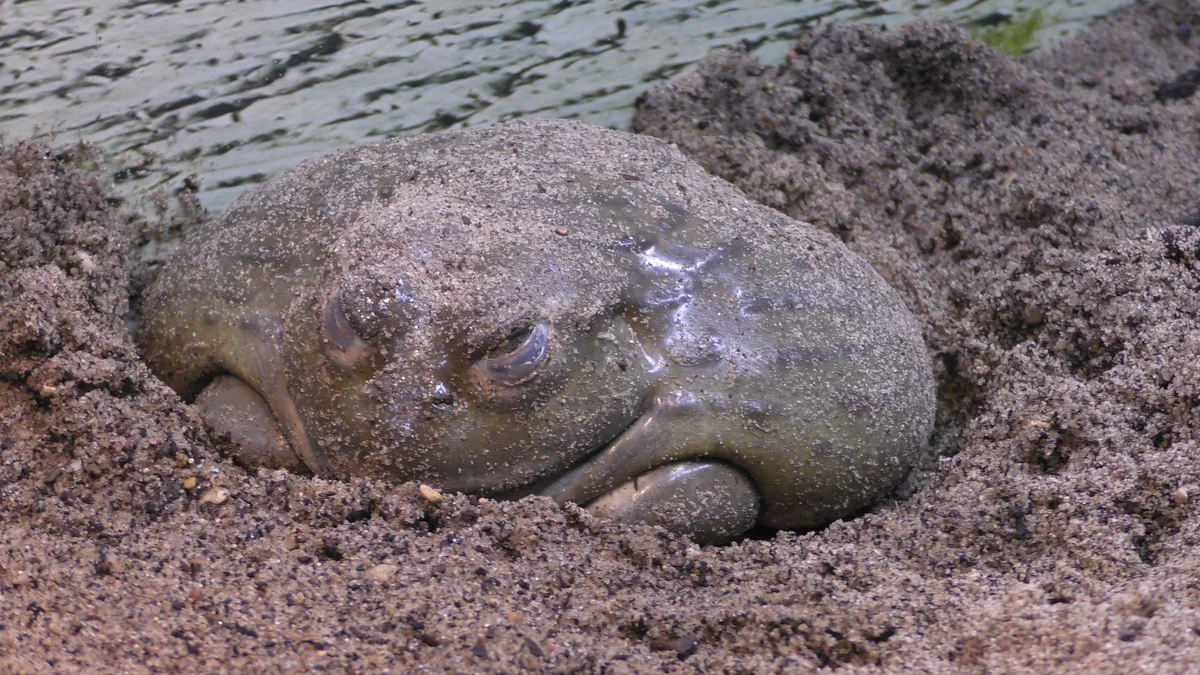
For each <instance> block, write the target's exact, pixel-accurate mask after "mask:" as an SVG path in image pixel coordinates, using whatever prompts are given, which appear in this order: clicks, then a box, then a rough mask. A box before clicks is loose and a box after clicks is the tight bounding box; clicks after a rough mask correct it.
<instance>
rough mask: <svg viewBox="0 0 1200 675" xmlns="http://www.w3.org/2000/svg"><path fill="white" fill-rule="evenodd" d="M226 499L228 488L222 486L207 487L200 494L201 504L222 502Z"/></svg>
mask: <svg viewBox="0 0 1200 675" xmlns="http://www.w3.org/2000/svg"><path fill="white" fill-rule="evenodd" d="M226 499H229V490H226V489H225V488H223V487H212V488H209V489H207V490H205V491H204V494H202V495H200V503H201V504H223V503H225V500H226Z"/></svg>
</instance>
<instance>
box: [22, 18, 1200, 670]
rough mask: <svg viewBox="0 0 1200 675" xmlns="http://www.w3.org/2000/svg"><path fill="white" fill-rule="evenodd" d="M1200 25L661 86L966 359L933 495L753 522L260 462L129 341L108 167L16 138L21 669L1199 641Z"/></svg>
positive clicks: (949, 410) (456, 666)
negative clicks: (802, 526)
mask: <svg viewBox="0 0 1200 675" xmlns="http://www.w3.org/2000/svg"><path fill="white" fill-rule="evenodd" d="M1193 22H1196V23H1200V17H1198V16H1197V8H1196V7H1195V6H1192V5H1188V4H1183V3H1178V4H1166V5H1153V6H1149V7H1142V8H1135V9H1131V10H1129V11H1126V12H1122V13H1120V14H1119V15H1117V16H1115V17H1113V18H1112V19H1111V20H1109V21H1106V22H1104V23H1103V24H1101V25H1099V26H1097V27H1095V28H1094V29H1093V30H1092V31H1090V32H1089V33H1087V34H1085V35H1084V36H1082V38H1081V39H1080V40H1079V41H1076V42H1074V43H1071V44H1067V45H1064V46H1063V47H1061V48H1060V49H1058V50H1057V51H1055V52H1048V53H1044V54H1038V55H1035V56H1034V57H1032V58H1030V59H1027V60H1025V61H1023V62H1021V63H1019V64H1018V63H1012V62H1010V61H1007V60H1005V59H1004V58H1002V57H1000V56H999V55H997V54H996V53H995V52H992V51H991V50H989V49H987V48H984V47H982V46H981V45H978V44H973V43H970V42H968V41H967V40H966V38H965V37H964V36H963V35H962V34H961V33H960V32H958V31H957V30H955V29H953V28H951V27H948V26H945V25H929V24H920V25H915V26H910V27H907V28H904V29H903V30H900V31H892V32H889V33H880V32H878V29H875V28H864V27H847V28H830V29H824V30H822V31H819V32H817V33H816V34H814V35H813V36H811V37H809V38H806V39H805V40H804V41H803V42H802V43H801V45H800V47H801V49H800V50H799V51H798V53H797V55H796V57H795V58H794V59H792V61H791V62H790V64H788V65H787V66H785V67H784V68H783V69H781V70H777V69H774V68H767V67H762V66H757V65H755V64H753V63H752V62H751V61H749V60H747V59H745V58H744V57H741V56H738V55H736V54H735V55H726V56H724V57H720V58H717V59H715V60H713V61H710V62H709V63H708V64H706V65H705V66H703V67H702V69H701V70H700V71H699V74H698V75H692V76H685V77H684V78H683V79H682V80H681V81H677V82H676V83H675V84H673V85H672V87H670V88H664V89H660V90H658V91H657V92H656V93H654V94H652V95H650V96H649V97H648V98H647V100H646V103H647V104H648V105H647V107H644V108H643V109H642V111H641V112H640V113H639V117H638V120H637V122H638V124H639V125H640V127H641V128H642V129H643V130H644V131H650V132H653V133H655V134H659V135H664V136H667V137H668V138H670V139H671V140H674V141H675V142H677V143H678V144H679V145H680V147H681V148H683V149H684V150H685V151H686V152H687V153H689V154H691V155H693V156H694V157H696V158H697V159H698V160H700V161H701V162H702V163H704V164H705V165H706V166H707V167H709V168H710V169H712V170H714V171H715V172H717V173H718V174H720V175H723V176H725V177H727V178H729V179H730V180H732V181H733V182H734V183H735V184H737V185H739V187H741V188H742V189H743V190H745V191H746V192H747V193H748V194H749V195H750V196H751V197H753V198H756V199H759V200H761V201H764V202H766V203H767V204H768V205H771V206H775V207H777V208H781V209H784V210H787V211H792V212H794V213H796V214H797V215H800V216H802V217H803V218H804V219H805V220H807V221H809V222H814V223H816V224H818V225H819V226H821V227H824V228H826V229H828V230H830V231H833V232H835V233H837V234H839V235H840V236H842V238H843V239H844V240H846V241H847V243H848V244H849V245H850V247H851V248H852V249H854V250H855V251H856V252H858V253H859V254H860V255H862V256H864V257H865V258H867V259H868V260H870V261H871V262H872V263H873V264H874V265H875V266H876V268H877V269H878V270H879V271H880V273H881V274H883V275H884V276H885V277H886V278H887V279H888V280H889V281H891V282H892V284H893V285H894V286H896V288H897V289H898V290H899V291H900V292H901V294H902V295H903V296H904V297H905V298H906V300H907V301H908V302H909V303H910V306H911V307H912V308H913V309H914V311H915V312H916V313H917V318H918V321H919V322H921V324H922V326H923V329H924V331H925V336H926V340H927V341H928V343H929V347H930V351H931V354H932V355H933V357H934V359H935V364H936V366H937V368H938V378H939V386H940V403H941V406H942V409H943V419H942V422H941V425H940V429H939V435H938V443H939V446H938V447H939V448H940V449H941V450H942V451H943V452H944V453H946V457H945V458H944V459H943V460H941V461H940V462H938V463H937V466H935V467H931V468H930V470H929V471H927V472H924V473H922V474H920V475H919V476H917V479H916V480H914V481H913V486H914V491H913V493H912V494H911V496H909V497H907V498H906V499H903V500H901V501H898V502H894V503H891V504H887V505H883V506H881V507H880V508H878V509H877V510H876V511H875V512H873V513H870V514H867V515H866V516H864V517H862V518H859V519H857V520H854V521H851V522H847V523H838V524H835V525H834V526H831V527H829V528H827V529H825V530H823V531H819V532H815V533H809V534H792V533H784V534H780V535H779V536H777V537H775V538H772V539H768V540H760V541H748V542H744V543H741V544H735V545H732V546H728V547H725V548H705V549H697V548H696V547H694V546H692V545H690V544H689V543H688V542H687V541H686V540H682V539H677V538H672V537H669V536H665V535H662V534H659V533H656V532H654V531H652V530H649V529H637V528H618V527H615V526H612V525H609V524H607V523H604V522H601V521H597V520H594V519H592V518H590V517H588V516H587V515H586V514H584V513H582V512H580V511H578V510H577V509H573V508H566V509H560V508H558V507H556V506H554V505H553V504H551V503H550V502H549V501H548V500H545V499H542V500H538V499H532V500H526V501H522V502H495V501H490V502H487V503H483V504H480V503H478V500H476V499H474V498H471V497H466V496H459V495H447V496H446V499H445V501H442V502H441V503H438V504H433V503H430V502H428V501H427V500H425V499H424V498H422V497H421V496H419V494H418V491H417V488H416V486H413V485H403V486H393V485H388V484H384V483H375V482H369V481H356V482H353V483H332V482H326V481H321V480H315V479H307V478H301V477H295V476H290V475H287V474H282V473H266V472H264V473H262V474H259V475H248V474H246V473H245V472H244V471H242V470H241V469H239V468H238V467H236V466H234V465H232V464H230V463H229V462H227V461H225V460H223V459H222V455H221V453H220V452H219V451H218V450H217V449H215V448H214V447H213V445H212V443H211V442H210V441H209V440H208V439H207V438H206V436H205V435H204V433H203V431H202V430H201V428H200V427H199V426H198V423H197V420H196V418H195V416H194V415H193V414H192V413H191V412H190V411H189V409H188V408H186V407H185V406H183V405H182V404H181V403H179V402H178V400H177V399H176V398H175V397H174V395H173V394H172V393H171V392H170V391H169V390H168V389H167V388H166V387H165V386H164V385H162V384H161V383H159V382H158V381H156V380H155V379H153V378H152V377H151V376H150V374H149V372H148V371H147V370H146V368H145V367H144V365H142V364H141V363H140V362H139V361H138V360H137V357H136V352H135V350H134V348H133V345H132V342H131V340H130V338H129V337H128V335H127V334H125V333H124V331H123V328H122V324H121V321H120V313H121V312H123V310H124V304H125V300H124V293H123V286H124V283H125V279H126V278H127V274H128V272H127V271H125V270H126V269H127V264H126V263H125V262H124V260H123V256H122V254H121V247H120V246H119V245H118V243H117V241H116V240H115V239H113V238H112V237H111V236H110V235H109V234H106V232H111V230H110V229H109V228H111V227H114V226H115V220H114V219H115V216H114V215H113V214H112V213H111V212H110V211H109V210H108V208H107V207H106V203H105V202H104V200H103V197H102V196H101V195H102V191H101V190H100V188H98V187H97V186H96V185H94V184H93V183H91V182H90V179H88V178H87V177H85V176H82V175H80V174H78V173H76V172H75V171H74V170H73V169H71V168H69V164H67V163H63V162H62V161H60V160H58V159H56V158H54V157H43V155H42V150H40V149H38V148H36V147H30V146H22V145H17V146H7V147H5V148H4V150H3V157H2V158H0V241H2V242H4V244H5V246H4V249H5V250H6V251H7V250H17V249H13V248H12V247H13V246H14V245H15V244H13V243H10V242H19V243H20V244H21V246H22V248H20V249H19V250H20V251H21V253H20V255H19V256H12V255H9V256H6V257H4V258H2V260H3V262H4V265H5V268H4V271H3V283H2V284H0V513H2V514H3V516H2V517H3V521H2V522H3V524H2V525H0V671H2V672H10V671H11V672H73V671H84V672H97V671H101V672H112V671H119V672H151V671H154V672H176V671H178V672H208V671H212V672H220V671H221V670H222V669H223V670H225V671H229V672H246V671H250V670H255V671H261V672H276V671H279V672H288V671H293V672H294V671H310V670H313V669H316V668H323V669H325V670H327V671H331V672H384V671H387V670H389V669H390V670H391V671H392V672H409V671H411V670H413V669H414V668H416V667H417V666H418V665H420V666H422V667H423V668H424V669H425V670H426V671H428V672H521V671H522V669H528V670H533V671H542V672H595V673H599V672H606V673H621V672H647V671H651V672H664V671H665V672H733V673H758V672H774V671H785V672H809V671H813V670H816V669H819V668H821V667H838V670H839V671H840V672H876V671H880V670H882V671H886V672H901V671H912V672H952V673H958V672H979V673H983V672H1064V673H1067V672H1112V673H1130V672H1155V673H1170V672H1180V673H1182V672H1188V671H1189V669H1191V668H1192V665H1191V664H1195V663H1200V585H1197V583H1196V579H1197V578H1200V569H1198V568H1200V554H1197V553H1196V547H1197V544H1198V543H1200V531H1198V528H1197V525H1196V520H1197V504H1198V503H1200V447H1198V446H1197V439H1196V437H1195V435H1196V432H1197V430H1200V419H1197V416H1198V414H1200V413H1197V412H1196V411H1195V408H1194V406H1195V405H1196V403H1195V402H1196V401H1197V400H1200V378H1198V377H1197V375H1198V374H1200V373H1198V372H1197V371H1198V370H1200V366H1198V365H1197V364H1200V361H1198V360H1197V357H1198V356H1200V332H1197V330H1196V329H1195V326H1196V324H1197V318H1198V317H1197V313H1198V312H1200V260H1198V253H1200V234H1198V233H1197V232H1196V231H1195V224H1194V223H1195V222H1197V220H1196V218H1195V217H1194V215H1193V214H1195V213H1196V212H1197V209H1198V207H1200V194H1198V193H1200V184H1198V182H1197V180H1196V178H1197V175H1196V172H1197V171H1198V170H1200V146H1198V144H1197V143H1196V142H1195V137H1194V134H1195V128H1196V123H1195V122H1196V110H1197V108H1196V105H1197V102H1196V98H1195V97H1194V96H1192V95H1190V94H1188V93H1187V90H1188V82H1189V81H1190V80H1189V78H1187V77H1183V78H1180V76H1181V75H1184V74H1185V73H1187V71H1189V70H1190V69H1192V68H1195V67H1196V64H1197V63H1200V35H1193V34H1192V33H1193V27H1192V25H1193ZM797 83H799V84H800V85H802V87H803V89H794V88H793V87H794V85H796V84H797ZM1163 85H1170V86H1167V87H1165V88H1163ZM1156 91H1157V92H1160V96H1156ZM806 92H807V93H806ZM805 96H807V97H808V98H809V100H808V101H807V102H805V101H804V100H803V99H804V97H805ZM789 97H792V98H789ZM1160 99H1161V100H1160ZM649 106H653V107H649ZM931 112H932V113H933V114H931Z"/></svg>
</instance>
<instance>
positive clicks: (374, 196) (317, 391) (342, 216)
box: [140, 120, 933, 529]
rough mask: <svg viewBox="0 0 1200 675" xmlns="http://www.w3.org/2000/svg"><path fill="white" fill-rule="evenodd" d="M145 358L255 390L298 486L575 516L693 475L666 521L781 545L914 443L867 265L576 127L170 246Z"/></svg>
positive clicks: (429, 162) (700, 177) (886, 320)
mask: <svg viewBox="0 0 1200 675" xmlns="http://www.w3.org/2000/svg"><path fill="white" fill-rule="evenodd" d="M140 338H141V343H142V346H143V349H144V352H145V356H146V359H147V361H148V363H149V364H150V366H151V368H153V369H154V370H155V372H156V373H158V374H159V375H160V376H161V377H162V378H163V379H164V380H165V381H166V382H167V383H168V384H170V385H171V386H172V387H174V388H175V389H176V390H177V391H179V392H180V393H181V394H183V395H184V396H185V397H191V396H195V395H196V394H198V393H199V392H200V390H201V389H202V388H204V387H205V386H206V385H208V384H209V382H210V381H212V379H213V378H214V377H215V376H217V375H221V374H231V375H233V376H235V377H236V378H238V380H240V381H241V382H244V383H245V384H247V385H249V387H250V388H251V389H253V390H254V391H255V392H257V393H258V395H260V396H261V397H262V398H263V399H264V400H265V402H266V406H267V407H269V409H270V411H271V413H272V414H273V416H274V418H275V420H277V421H278V422H279V430H280V434H281V435H282V437H283V438H286V440H287V442H288V444H289V446H290V448H291V450H292V451H294V453H295V455H296V456H297V457H298V458H299V461H300V463H302V464H303V465H304V466H306V467H307V468H308V469H310V470H311V471H313V472H314V473H316V474H319V475H339V476H348V475H390V476H393V477H395V478H396V479H400V480H420V481H423V482H427V483H430V484H433V485H435V486H437V487H440V488H443V489H449V490H464V491H471V492H476V493H481V494H493V495H505V494H521V493H527V492H531V491H540V492H542V493H544V494H549V495H551V496H553V497H554V498H556V499H557V500H559V501H576V502H579V503H588V502H591V501H592V500H594V499H597V498H601V497H603V496H604V495H606V494H607V493H611V492H612V491H613V490H614V489H616V488H618V486H621V485H622V484H623V483H626V482H627V481H632V480H634V479H635V478H638V477H640V476H647V475H648V474H647V472H652V470H656V469H658V470H659V471H658V472H657V473H654V474H653V476H652V477H646V478H642V479H641V480H642V481H643V483H639V484H638V486H637V487H636V489H635V487H634V486H633V485H627V486H625V487H624V488H622V491H618V493H616V494H618V495H631V494H635V493H637V492H638V490H641V491H642V492H646V493H647V494H649V493H648V492H647V490H648V489H649V488H648V486H652V485H660V484H661V485H684V484H685V483H681V482H679V481H681V480H683V477H684V476H685V474H686V475H688V476H690V477H691V478H689V479H688V480H696V479H697V478H696V477H697V476H708V475H713V476H717V478H715V479H712V480H709V479H705V480H709V482H706V483H703V485H707V486H710V487H711V492H712V494H711V495H708V496H709V497H711V499H708V501H705V495H700V496H699V497H697V490H695V489H691V488H688V489H686V490H682V489H681V490H676V493H678V494H683V495H685V496H690V497H693V498H697V499H698V500H699V501H698V502H697V503H699V504H702V505H703V504H713V505H714V509H715V510H716V511H719V510H720V508H722V504H732V503H739V504H742V503H744V504H747V505H749V506H746V507H745V508H743V507H737V508H738V509H741V510H740V511H738V512H739V513H742V514H743V515H742V516H738V517H740V518H742V519H743V520H744V519H745V514H746V513H749V521H748V522H753V521H754V520H755V519H757V521H758V522H759V523H761V524H763V525H767V526H771V527H779V528H797V527H809V526H815V525H821V524H824V523H826V522H829V521H830V520H832V519H835V518H838V517H841V516H845V515H847V514H850V513H852V512H854V511H856V510H860V509H862V508H863V507H865V506H867V505H869V504H870V503H871V502H872V501H873V500H874V499H876V498H877V497H878V496H879V495H881V494H883V493H885V492H887V491H888V490H890V489H892V488H893V487H894V486H895V484H896V483H897V482H898V481H899V480H901V479H902V478H903V476H904V475H905V474H906V472H907V471H908V469H909V467H910V466H911V464H912V462H913V461H914V460H915V458H916V457H917V456H918V455H919V453H920V452H921V451H922V448H923V447H924V444H925V442H926V439H927V437H928V434H929V431H930V428H931V425H932V420H933V383H932V376H931V373H930V365H929V362H928V359H927V356H926V354H925V350H924V345H923V344H922V341H921V338H920V335H919V333H918V331H917V329H916V327H915V323H914V322H913V319H912V317H911V316H910V315H909V314H908V312H907V311H906V310H905V308H904V307H903V304H902V303H901V301H900V298H899V297H898V295H897V294H896V293H895V292H894V291H893V290H892V289H891V288H889V287H888V286H887V285H886V283H884V282H883V280H882V279H881V278H880V277H879V276H878V275H877V274H876V273H875V272H874V271H873V270H871V269H870V267H869V266H868V265H866V264H865V263H864V262H862V261H861V260H860V259H858V258H857V257H855V256H853V255H852V254H851V253H849V251H847V250H846V249H845V247H844V246H843V245H841V244H840V243H839V242H836V241H835V240H833V239H832V238H831V237H829V236H827V235H825V234H823V233H819V232H816V231H813V230H812V229H810V228H809V227H807V226H805V225H802V224H799V223H797V222H795V221H792V220H790V219H788V218H786V217H784V216H782V215H780V214H778V213H776V212H774V211H770V210H768V209H766V208H764V207H761V206H759V205H757V204H753V203H751V202H749V201H748V200H746V199H745V197H743V196H742V195H741V194H740V193H738V192H737V191H736V190H735V189H733V188H732V187H731V186H729V185H728V184H726V183H724V182H722V181H719V180H717V179H715V178H712V177H710V176H708V175H707V174H706V173H704V171H703V170H702V169H701V168H700V167H698V166H697V165H695V164H693V163H692V162H690V161H688V160H686V159H685V158H684V157H683V156H682V155H681V154H680V153H678V152H677V151H676V150H674V149H672V148H670V147H668V146H666V145H665V144H663V143H661V142H659V141H656V140H653V139H649V138H642V137H637V136H632V135H630V134H625V133H622V132H615V131H609V130H603V129H598V128H595V127H591V126H588V125H584V124H580V123H572V122H562V121H545V120H542V121H539V120H532V121H522V122H514V123H509V124H506V125H501V126H499V127H493V128H491V129H484V130H471V131H458V132H451V133H447V134H439V135H434V136H422V137H415V138H407V139H397V140H393V141H388V142H385V143H383V144H379V145H373V146H363V147H360V148H354V149H350V150H346V151H342V152H339V153H334V154H332V155H329V156H326V157H323V158H319V159H317V160H313V161H310V162H307V163H305V164H303V165H301V166H300V167H298V168H297V169H295V170H293V171H291V172H289V173H288V174H286V175H284V176H282V177H280V178H278V179H276V180H275V181H272V182H271V183H269V184H267V185H265V186H263V187H261V188H259V189H257V190H254V191H252V192H250V193H248V194H247V195H245V196H243V197H242V198H241V199H239V200H238V201H237V202H235V203H234V205H233V206H231V207H230V208H229V209H228V210H226V211H225V212H224V213H223V214H222V215H221V217H220V218H217V219H216V220H215V221H213V222H212V223H210V224H209V225H208V226H206V228H205V229H203V230H202V231H199V232H197V233H195V234H193V235H192V236H190V237H189V238H188V240H187V242H186V243H185V244H184V246H183V248H181V250H180V252H179V254H178V255H177V256H176V257H175V258H174V259H173V260H172V261H171V263H170V264H169V265H168V266H167V268H166V269H165V270H164V272H163V274H162V275H161V277H160V280H159V281H158V282H157V284H156V286H155V287H154V289H153V290H152V292H151V294H150V296H149V298H148V299H147V302H146V305H145V311H144V325H143V330H142V333H141V336H140ZM678 461H682V462H683V463H682V464H672V463H673V462H678ZM672 466H673V467H675V468H673V469H672V468H670V467H672ZM664 467H667V468H664ZM693 469H695V471H694V470H693ZM714 486H715V487H714ZM703 490H704V489H703V488H701V489H700V491H701V492H703ZM664 494H665V493H664ZM729 495H733V497H729V498H726V497H728V496H729ZM605 499H607V502H608V505H609V507H611V506H612V504H613V503H616V504H617V505H618V507H621V506H622V505H624V506H628V505H629V504H631V503H635V502H631V501H630V500H631V499H632V498H631V497H629V496H617V497H614V496H610V497H608V498H605ZM605 499H601V500H600V501H601V502H604V501H605ZM646 499H647V500H650V499H651V497H647V498H646ZM670 499H671V500H675V501H672V502H671V503H672V504H675V505H676V506H677V505H678V499H679V497H678V496H676V497H670ZM739 500H740V501H739ZM598 503H600V502H598ZM647 503H650V502H649V501H648V502H647ZM755 505H756V506H755ZM688 508H692V507H688ZM696 508H705V509H707V507H705V506H701V507H696ZM746 509H751V510H750V511H746ZM651 510H653V509H651ZM676 510H677V511H678V510H679V509H676ZM619 511H620V508H618V509H617V512H619ZM634 511H637V509H634ZM638 513H641V514H642V515H635V516H634V517H633V519H635V520H636V519H642V520H651V521H652V522H654V519H653V518H646V517H645V513H646V511H645V510H644V509H643V510H642V511H639V512H638ZM627 519H628V518H627ZM668 520H669V519H668ZM664 522H665V521H664ZM738 527H741V528H743V529H744V523H743V525H738ZM684 529H686V528H684Z"/></svg>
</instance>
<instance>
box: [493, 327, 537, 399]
mask: <svg viewBox="0 0 1200 675" xmlns="http://www.w3.org/2000/svg"><path fill="white" fill-rule="evenodd" d="M549 346H550V324H549V323H548V322H546V321H540V322H538V323H536V324H534V325H533V326H531V327H530V330H529V334H528V335H527V336H526V337H525V339H524V341H522V342H521V344H520V345H519V346H518V347H517V348H516V349H514V350H513V351H511V352H509V353H508V354H504V355H503V356H498V357H495V358H490V357H485V358H482V359H480V360H479V365H480V367H481V368H482V369H483V371H484V372H486V373H487V374H488V375H489V376H490V377H491V378H492V379H493V380H495V381H496V382H497V383H499V384H502V385H505V386H509V387H511V386H515V385H518V384H521V383H522V382H524V381H525V380H528V379H529V378H530V377H532V376H533V375H534V374H536V373H537V369H538V366H540V365H541V364H542V362H543V361H545V359H546V354H547V352H548V351H549Z"/></svg>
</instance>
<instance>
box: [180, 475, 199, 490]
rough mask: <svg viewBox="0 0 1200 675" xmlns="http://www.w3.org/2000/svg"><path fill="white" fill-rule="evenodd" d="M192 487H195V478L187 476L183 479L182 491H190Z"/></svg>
mask: <svg viewBox="0 0 1200 675" xmlns="http://www.w3.org/2000/svg"><path fill="white" fill-rule="evenodd" d="M194 487H196V477H195V476H188V477H187V478H184V479H183V489H184V490H191V489H192V488H194Z"/></svg>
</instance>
